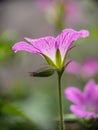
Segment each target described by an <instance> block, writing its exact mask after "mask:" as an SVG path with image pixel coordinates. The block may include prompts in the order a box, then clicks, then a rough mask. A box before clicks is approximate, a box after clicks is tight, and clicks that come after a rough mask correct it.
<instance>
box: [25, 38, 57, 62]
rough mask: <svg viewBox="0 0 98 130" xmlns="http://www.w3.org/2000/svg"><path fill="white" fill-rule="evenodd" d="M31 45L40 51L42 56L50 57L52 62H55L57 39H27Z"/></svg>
mask: <svg viewBox="0 0 98 130" xmlns="http://www.w3.org/2000/svg"><path fill="white" fill-rule="evenodd" d="M25 40H27V41H28V42H29V43H30V44H32V45H33V46H34V48H36V49H38V50H39V51H40V52H41V53H42V54H44V55H46V56H48V57H49V58H50V59H51V60H52V61H54V62H55V53H56V48H55V38H54V37H51V36H47V37H43V38H38V39H31V38H25Z"/></svg>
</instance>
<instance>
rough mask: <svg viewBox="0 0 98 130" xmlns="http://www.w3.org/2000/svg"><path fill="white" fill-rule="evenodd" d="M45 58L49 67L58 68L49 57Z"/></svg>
mask: <svg viewBox="0 0 98 130" xmlns="http://www.w3.org/2000/svg"><path fill="white" fill-rule="evenodd" d="M43 56H44V58H45V59H46V61H47V62H48V64H49V65H51V66H54V67H56V65H55V64H54V63H53V61H52V60H51V59H50V58H49V57H48V56H46V55H43Z"/></svg>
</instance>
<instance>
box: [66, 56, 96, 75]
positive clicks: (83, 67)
mask: <svg viewBox="0 0 98 130" xmlns="http://www.w3.org/2000/svg"><path fill="white" fill-rule="evenodd" d="M65 71H66V72H67V73H69V74H73V75H76V76H79V77H82V78H89V77H94V76H95V75H96V74H98V60H96V59H95V58H89V59H86V60H85V61H84V62H83V63H79V62H77V61H72V62H71V63H70V64H69V65H68V66H67V67H66V70H65Z"/></svg>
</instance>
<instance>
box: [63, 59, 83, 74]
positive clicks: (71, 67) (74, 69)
mask: <svg viewBox="0 0 98 130" xmlns="http://www.w3.org/2000/svg"><path fill="white" fill-rule="evenodd" d="M80 69H81V65H80V64H79V63H78V62H76V61H72V62H70V63H69V64H68V66H67V67H66V69H65V71H66V72H67V73H69V74H73V75H76V76H78V75H79V71H80Z"/></svg>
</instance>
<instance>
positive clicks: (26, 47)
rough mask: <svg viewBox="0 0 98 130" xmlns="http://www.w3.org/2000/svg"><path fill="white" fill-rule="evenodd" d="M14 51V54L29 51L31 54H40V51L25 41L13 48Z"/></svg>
mask: <svg viewBox="0 0 98 130" xmlns="http://www.w3.org/2000/svg"><path fill="white" fill-rule="evenodd" d="M12 50H13V51H14V52H17V51H21V50H23V51H27V52H30V53H38V50H37V49H35V48H34V47H33V46H32V45H30V44H28V43H26V42H24V41H21V42H17V43H16V44H15V45H14V46H13V47H12Z"/></svg>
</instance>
